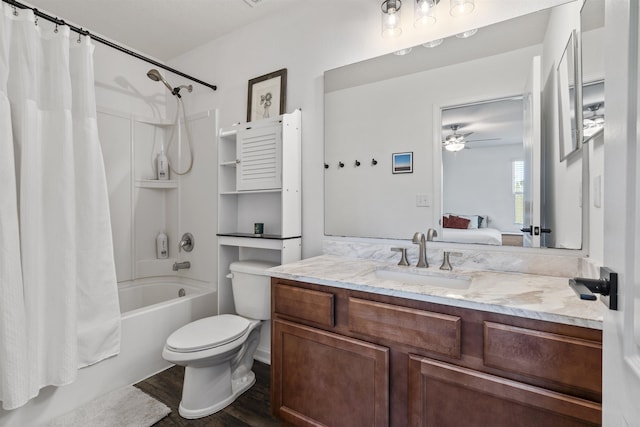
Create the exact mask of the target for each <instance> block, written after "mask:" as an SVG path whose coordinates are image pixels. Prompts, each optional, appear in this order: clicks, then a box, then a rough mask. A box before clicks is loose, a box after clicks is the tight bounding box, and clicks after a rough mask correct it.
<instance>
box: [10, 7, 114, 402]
mask: <svg viewBox="0 0 640 427" xmlns="http://www.w3.org/2000/svg"><path fill="white" fill-rule="evenodd" d="M1 4H2V16H1V18H2V19H1V21H0V36H1V41H0V49H1V50H0V55H1V57H0V136H1V137H2V139H0V195H1V196H0V197H1V200H0V292H1V294H0V400H2V406H3V408H4V409H14V408H17V407H20V406H22V405H24V404H25V403H26V402H27V401H28V400H29V399H31V398H33V397H35V396H36V395H37V394H38V392H39V390H40V389H41V388H42V387H44V386H47V385H56V386H60V385H64V384H68V383H71V382H73V381H74V380H75V378H76V376H77V370H78V368H80V367H83V366H86V365H90V364H92V363H96V362H98V361H100V360H102V359H104V358H106V357H110V356H113V355H115V354H117V353H118V352H119V346H120V313H119V306H118V299H117V283H116V278H115V264H114V259H113V245H112V240H111V224H110V220H109V208H108V198H107V197H108V196H107V187H106V178H105V173H104V164H103V161H102V154H101V151H100V145H99V140H98V132H97V122H96V108H95V92H94V77H93V62H92V61H93V59H92V55H93V47H92V45H91V44H90V42H89V40H88V39H87V38H86V37H82V41H81V43H76V40H75V37H74V40H72V41H70V40H69V38H70V31H69V28H68V27H62V26H61V27H60V28H59V29H58V31H57V32H54V31H53V29H44V28H42V25H40V26H38V25H35V22H34V16H33V13H32V12H31V11H30V10H18V16H15V15H14V13H13V12H14V10H13V8H12V7H10V6H8V5H7V4H6V3H4V2H3V3H1ZM70 46H71V47H70Z"/></svg>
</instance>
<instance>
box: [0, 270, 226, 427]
mask: <svg viewBox="0 0 640 427" xmlns="http://www.w3.org/2000/svg"><path fill="white" fill-rule="evenodd" d="M181 290H182V291H181ZM118 293H119V298H120V311H121V312H122V338H121V344H120V354H119V355H117V356H115V357H112V358H109V359H106V360H103V361H102V362H99V363H96V364H95V365H92V366H88V367H86V368H83V369H80V370H79V371H78V378H77V380H76V381H75V382H74V383H72V384H69V385H66V386H63V387H45V388H44V389H42V390H41V391H40V394H39V395H38V397H36V398H35V399H32V400H31V401H30V402H29V403H27V404H26V405H25V406H23V407H22V408H19V409H16V410H13V411H4V410H2V409H0V426H14V425H29V426H35V425H40V424H43V423H46V422H47V421H48V420H50V419H52V418H54V417H57V416H58V415H61V414H64V413H66V412H68V411H71V410H72V409H74V408H76V407H78V406H80V405H81V404H83V403H85V402H88V401H90V400H92V399H94V398H96V397H98V396H100V395H103V394H105V393H107V392H109V391H111V390H115V389H117V388H120V387H123V386H126V385H130V384H135V383H137V382H139V381H141V380H143V379H145V378H148V377H150V376H152V375H154V374H156V373H158V372H160V371H163V370H164V369H166V368H168V367H169V366H171V364H170V363H168V362H167V361H165V360H164V359H163V358H162V347H163V346H164V343H165V341H166V339H167V337H168V336H169V335H170V334H171V333H172V332H173V331H175V330H176V329H178V328H179V327H181V326H183V325H186V324H187V323H189V322H192V321H194V320H197V319H201V318H203V317H207V316H212V315H214V314H216V311H217V308H216V307H217V298H216V291H215V289H212V287H211V286H207V285H206V284H204V283H203V282H199V281H194V280H186V279H182V278H181V279H179V281H178V280H176V279H175V278H155V279H144V280H138V281H134V282H128V283H125V284H120V285H119V289H118ZM182 293H184V296H179V295H181V294H182Z"/></svg>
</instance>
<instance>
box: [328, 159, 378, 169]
mask: <svg viewBox="0 0 640 427" xmlns="http://www.w3.org/2000/svg"><path fill="white" fill-rule="evenodd" d="M361 164H362V163H361V162H360V160H356V161H354V162H353V166H355V167H359V166H360V165H361ZM377 164H378V161H377V160H376V159H371V166H375V165H377ZM343 167H344V163H343V162H341V161H339V162H338V168H343ZM324 168H325V169H329V164H328V163H325V164H324Z"/></svg>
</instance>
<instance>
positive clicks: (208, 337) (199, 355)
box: [162, 261, 276, 419]
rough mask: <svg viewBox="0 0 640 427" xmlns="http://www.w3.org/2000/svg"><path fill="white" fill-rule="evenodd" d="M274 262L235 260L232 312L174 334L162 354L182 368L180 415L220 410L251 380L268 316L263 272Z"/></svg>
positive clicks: (266, 281)
mask: <svg viewBox="0 0 640 427" xmlns="http://www.w3.org/2000/svg"><path fill="white" fill-rule="evenodd" d="M275 265H276V264H273V263H268V262H264V261H238V262H234V263H232V264H231V265H230V266H229V269H230V270H231V274H230V276H231V278H232V289H233V297H234V302H235V305H236V312H237V313H238V314H237V315H235V314H221V315H217V316H212V317H207V318H204V319H200V320H196V321H195V322H191V323H189V324H187V325H185V326H183V327H182V328H180V329H178V330H177V331H175V332H173V333H172V334H171V335H170V336H169V338H167V341H166V343H165V346H164V349H163V351H162V357H163V358H164V359H165V360H167V361H169V362H171V363H175V364H176V365H181V366H184V367H185V373H184V383H183V385H182V400H181V401H180V406H179V408H178V412H179V413H180V415H181V416H182V417H183V418H190V419H194V418H201V417H205V416H207V415H211V414H213V413H215V412H218V411H220V410H221V409H224V408H225V407H226V406H228V405H229V404H231V403H232V402H233V401H234V400H235V399H236V398H237V397H238V396H239V395H240V394H242V393H243V392H245V391H246V390H248V389H249V388H250V387H251V386H252V385H253V384H254V383H255V374H254V373H253V372H252V371H251V368H252V366H253V356H254V353H255V351H256V348H257V346H258V343H259V341H260V328H261V325H262V321H263V320H267V319H269V317H270V305H271V292H270V280H269V277H268V276H266V275H265V270H267V269H268V268H271V267H273V266H275Z"/></svg>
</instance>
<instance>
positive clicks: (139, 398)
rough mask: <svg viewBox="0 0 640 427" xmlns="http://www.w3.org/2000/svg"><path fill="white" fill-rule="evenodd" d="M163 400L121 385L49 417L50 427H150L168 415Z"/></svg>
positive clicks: (167, 409)
mask: <svg viewBox="0 0 640 427" xmlns="http://www.w3.org/2000/svg"><path fill="white" fill-rule="evenodd" d="M170 412H171V409H169V408H168V407H167V406H166V405H165V404H164V403H161V402H158V401H157V400H156V399H154V398H153V397H151V396H149V395H147V394H146V393H144V392H143V391H141V390H139V389H137V388H135V387H133V386H128V387H123V388H121V389H118V390H115V391H112V392H111V393H108V394H105V395H104V396H100V397H99V398H97V399H95V400H93V401H91V402H89V403H86V404H84V405H82V406H81V407H79V408H77V409H75V410H73V411H71V412H68V413H66V414H64V415H62V416H60V417H57V418H55V419H54V420H52V421H51V422H50V423H49V424H47V426H49V427H76V426H78V427H80V426H82V427H86V426H91V427H114V426H118V427H149V426H151V425H153V424H155V423H157V422H158V421H160V420H161V419H162V418H164V417H166V416H167V415H169V413H170Z"/></svg>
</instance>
